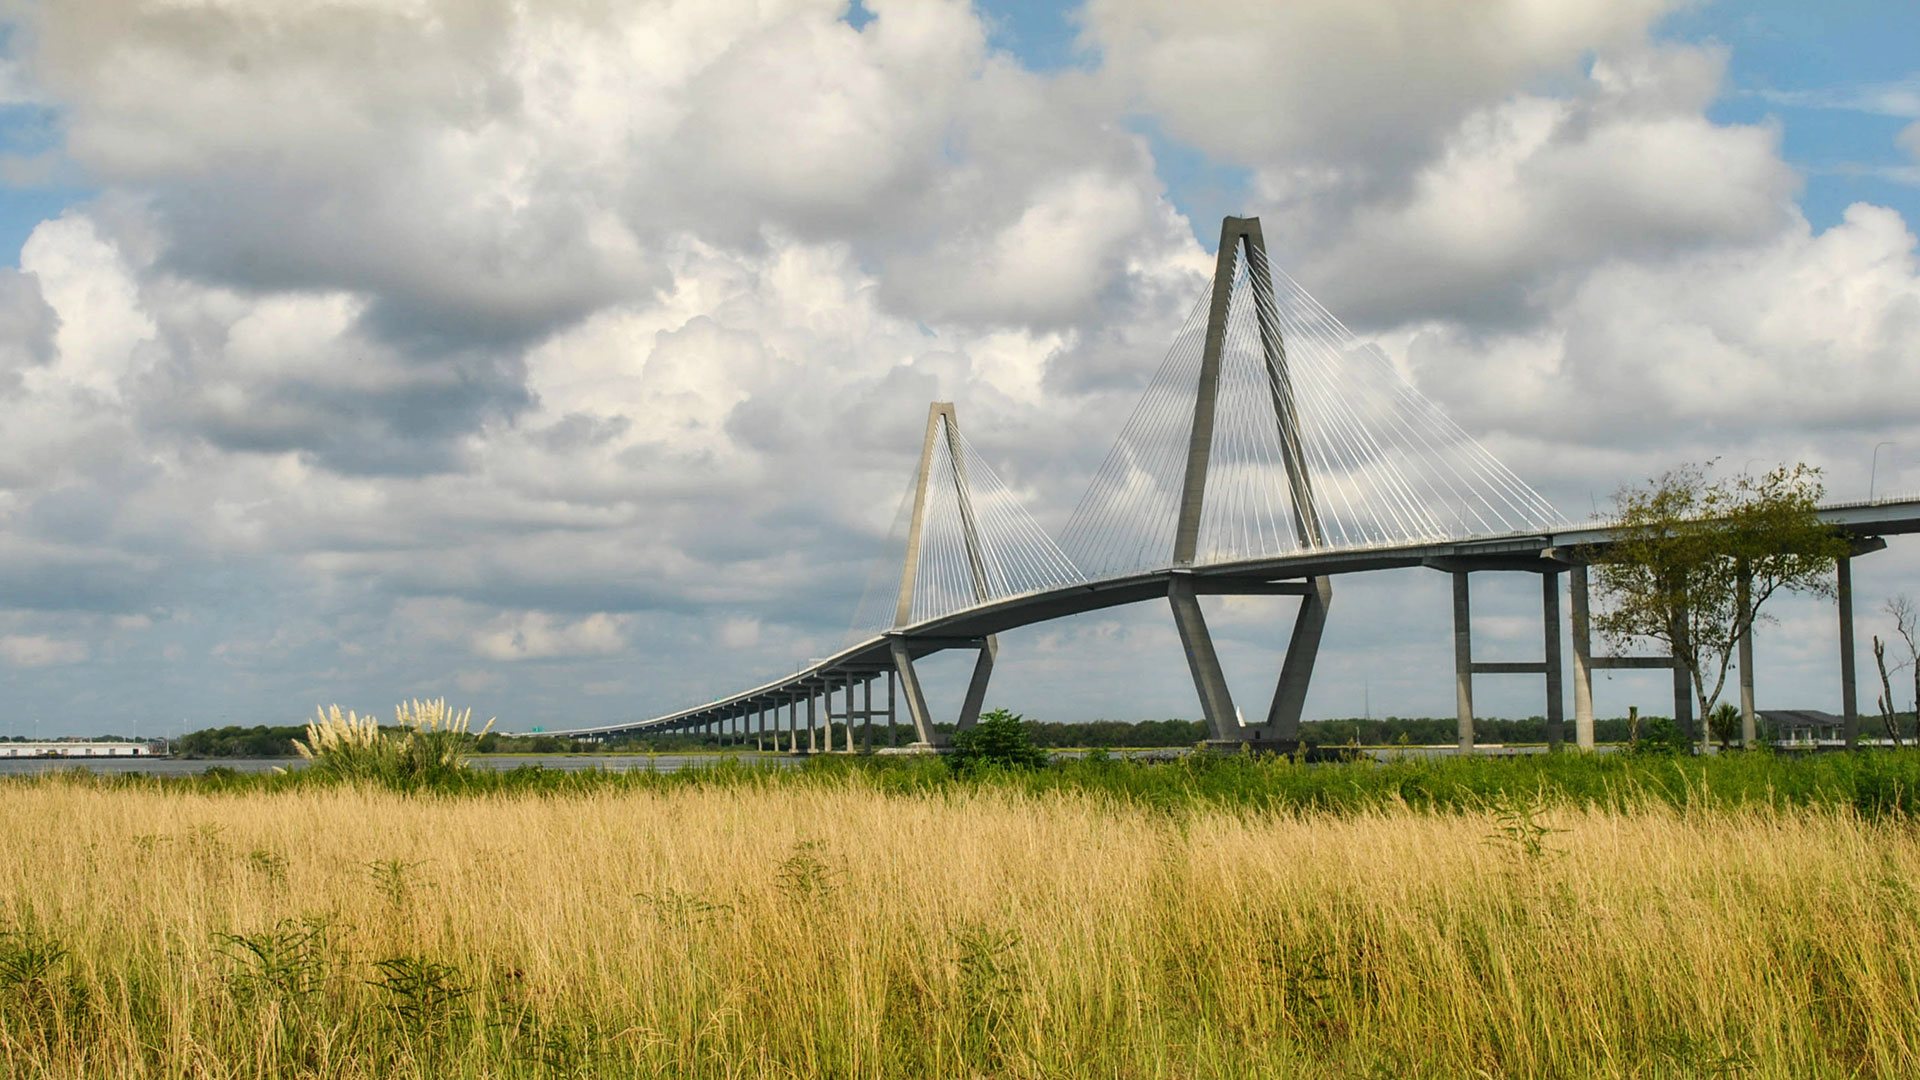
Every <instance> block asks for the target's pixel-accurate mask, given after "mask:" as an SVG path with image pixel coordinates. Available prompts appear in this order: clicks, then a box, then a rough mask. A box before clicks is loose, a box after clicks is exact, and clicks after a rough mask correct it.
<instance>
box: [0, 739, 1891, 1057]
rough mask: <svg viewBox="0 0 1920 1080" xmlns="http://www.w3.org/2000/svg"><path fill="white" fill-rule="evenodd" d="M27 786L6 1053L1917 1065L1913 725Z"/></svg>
mask: <svg viewBox="0 0 1920 1080" xmlns="http://www.w3.org/2000/svg"><path fill="white" fill-rule="evenodd" d="M454 775H456V776H457V778H456V779H452V780H447V779H441V780H437V781H434V782H431V783H423V784H421V785H419V786H416V787H414V788H411V789H406V790H395V789H392V788H391V787H389V786H386V785H383V784H380V783H367V782H352V781H346V780H338V779H328V778H326V777H325V776H323V775H322V774H320V773H318V772H317V771H312V770H308V771H303V772H302V773H295V774H288V775H285V776H277V777H260V778H249V777H225V776H220V775H218V774H216V775H214V776H212V777H207V778H202V779H191V780H173V781H158V780H135V779H96V778H87V777H52V778H45V779H38V780H30V781H18V782H13V783H8V784H4V785H0V814H4V816H5V819H6V820H7V821H9V822H14V823H38V827H32V828H18V829H17V830H16V832H15V835H14V840H13V842H11V843H10V844H9V845H8V846H7V848H6V849H5V850H4V852H0V1073H3V1074H5V1075H8V1076H20V1077H68V1076H91V1077H131V1076H205V1077H226V1076H235V1077H237V1076H269V1077H278V1076H329V1077H339V1076H345V1077H362V1076H364V1077H391V1076H401V1077H407V1076H415V1077H442V1076H608V1077H614V1076H620V1077H627V1076H636V1075H641V1076H650V1075H666V1076H691V1077H698V1076H716V1077H717V1076H730V1077H737V1076H786V1077H791V1076H805V1077H811V1076H823V1077H824V1076H832V1077H842V1076H855V1077H925V1076H965V1075H982V1076H986V1075H991V1076H1034V1077H1039V1076H1086V1077H1111V1076H1169V1077H1173V1076H1245V1077H1255V1076H1272V1075H1287V1074H1292V1075H1306V1076H1410V1075H1434V1076H1457V1075H1495V1076H1594V1075H1599V1076H1607V1075H1611V1076H1704V1075H1755V1076H1862V1075H1867V1076H1873V1075H1882V1076H1894V1075H1902V1074H1903V1073H1904V1072H1905V1070H1906V1066H1907V1064H1908V1063H1909V1062H1911V1061H1912V1060H1914V1058H1915V1055H1916V1053H1920V1046H1917V1045H1916V1038H1917V1036H1916V1030H1920V1026H1917V1025H1916V1024H1915V1023H1914V1017H1915V1016H1916V1015H1920V834H1916V832H1915V830H1914V828H1913V818H1912V816H1911V815H1912V813H1913V809H1914V807H1913V806H1912V805H1911V803H1912V800H1911V798H1910V797H1909V796H1908V795H1907V792H1908V791H1909V790H1910V788H1909V787H1908V785H1909V783H1910V781H1912V780H1913V779H1915V778H1916V777H1920V754H1914V753H1885V754H1873V755H1854V756H1838V755H1836V756H1830V757H1825V758H1820V759H1816V760H1810V761H1798V762H1796V761H1787V760H1782V759H1774V758H1771V757H1769V756H1767V755H1744V756H1743V755H1736V756H1730V757H1728V758H1722V759H1714V760H1707V761H1701V760H1695V759H1685V758H1652V757H1644V758H1631V759H1630V758H1627V757H1624V756H1620V757H1617V758H1615V759H1613V760H1607V759H1591V758H1588V759H1581V758H1574V757H1570V756H1567V757H1560V758H1557V759H1551V760H1530V761H1462V762H1427V761H1420V762H1415V761H1409V762H1403V763H1394V764H1388V765H1376V764H1372V763H1354V764H1347V765H1326V766H1303V765H1296V764H1292V763H1290V762H1286V761H1242V760H1234V759H1226V760H1196V761H1193V762H1185V763H1170V764H1156V765H1145V764H1130V763H1126V762H1119V761H1102V760H1098V759H1096V760H1093V761H1086V762H1077V763H1070V764H1065V765H1053V766H1049V767H1046V768H1037V769H1004V768H1000V767H997V766H992V765H988V766H985V767H975V768H970V769H968V770H967V771H966V773H965V774H964V775H960V774H956V773H955V772H954V770H952V769H949V768H947V767H946V766H944V765H943V764H942V763H940V762H937V761H905V762H888V761H874V760H868V761H859V760H852V761H846V760H843V761H835V762H821V763H817V764H810V765H809V766H807V767H805V768H801V769H797V770H777V771H776V770H756V769H752V768H745V767H729V766H721V767H716V768H712V769H707V770H695V771H692V772H689V773H682V774H675V775H659V776H652V775H649V774H644V773H642V774H595V773H585V774H569V775H566V776H555V775H550V774H542V773H541V772H540V771H538V770H527V771H526V772H524V773H520V774H513V773H507V774H496V773H485V772H480V773H473V774H470V775H464V776H461V775H458V774H454Z"/></svg>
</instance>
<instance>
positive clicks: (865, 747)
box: [860, 679, 873, 754]
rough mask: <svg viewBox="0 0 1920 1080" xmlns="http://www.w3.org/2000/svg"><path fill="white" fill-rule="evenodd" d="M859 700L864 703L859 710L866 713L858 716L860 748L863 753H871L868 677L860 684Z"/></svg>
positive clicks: (871, 722) (871, 698)
mask: <svg viewBox="0 0 1920 1080" xmlns="http://www.w3.org/2000/svg"><path fill="white" fill-rule="evenodd" d="M860 700H861V701H862V702H864V703H865V704H864V705H863V706H862V707H861V710H860V711H861V712H864V713H866V715H865V716H863V717H861V718H860V720H861V724H860V749H861V751H862V752H863V753H868V754H871V753H873V680H872V679H868V680H867V681H866V682H864V683H862V684H861V690H860Z"/></svg>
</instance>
